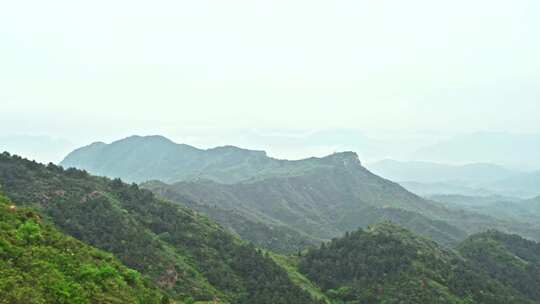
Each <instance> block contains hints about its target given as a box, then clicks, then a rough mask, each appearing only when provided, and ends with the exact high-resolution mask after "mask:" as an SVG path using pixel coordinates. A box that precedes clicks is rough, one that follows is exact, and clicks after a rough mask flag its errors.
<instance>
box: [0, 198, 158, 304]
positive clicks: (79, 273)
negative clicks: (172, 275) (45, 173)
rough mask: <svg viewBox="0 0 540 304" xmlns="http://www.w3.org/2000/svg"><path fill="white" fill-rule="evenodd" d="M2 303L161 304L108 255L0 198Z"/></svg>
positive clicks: (141, 281)
mask: <svg viewBox="0 0 540 304" xmlns="http://www.w3.org/2000/svg"><path fill="white" fill-rule="evenodd" d="M0 227H1V229H0V303H140V304H147V303H148V304H151V303H164V302H161V298H162V296H161V295H160V293H159V292H158V291H157V290H156V289H155V288H152V287H149V286H148V282H146V281H145V280H144V279H143V278H142V277H141V275H140V274H139V273H138V272H137V271H135V270H131V269H128V268H127V267H125V266H123V265H122V264H120V262H119V261H118V260H117V259H116V258H114V257H113V256H112V255H111V254H109V253H105V252H103V251H100V250H97V249H95V248H92V247H90V246H88V245H86V244H83V243H81V242H80V241H77V240H75V239H73V238H72V237H68V236H66V235H64V234H62V233H61V232H59V231H58V230H56V229H55V228H54V227H53V226H51V225H49V224H46V223H45V222H44V220H43V219H42V217H41V216H40V215H39V214H38V213H36V212H34V211H32V210H30V209H25V208H19V207H18V206H16V205H14V204H13V203H11V202H9V201H8V200H7V199H6V198H5V197H3V196H1V195H0Z"/></svg>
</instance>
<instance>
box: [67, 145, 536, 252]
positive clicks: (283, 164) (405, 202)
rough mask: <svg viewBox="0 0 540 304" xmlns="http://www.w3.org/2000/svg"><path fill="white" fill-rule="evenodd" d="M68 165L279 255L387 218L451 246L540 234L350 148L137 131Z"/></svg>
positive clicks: (76, 155)
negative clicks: (313, 148) (439, 194)
mask: <svg viewBox="0 0 540 304" xmlns="http://www.w3.org/2000/svg"><path fill="white" fill-rule="evenodd" d="M186 151H187V152H186ZM139 156H140V158H139ZM137 160H138V161H137ZM96 164H99V166H98V165H96ZM107 164H110V166H108V165H107ZM150 164H153V165H152V166H151V165H150ZM62 165H64V166H74V167H77V168H80V169H85V170H88V171H89V172H91V173H93V174H98V175H106V176H109V177H121V178H122V179H126V180H128V181H129V180H131V181H133V180H136V181H141V180H149V181H150V182H146V183H144V184H142V187H144V188H147V189H150V190H152V191H153V192H154V193H156V194H158V195H159V196H161V197H164V198H166V199H169V200H171V201H173V202H178V203H180V204H182V205H183V206H187V207H189V208H192V209H195V210H198V211H200V212H203V213H205V214H206V215H208V216H210V217H211V218H213V219H214V220H216V221H218V222H220V223H221V224H222V225H224V226H226V227H228V228H229V229H230V230H231V231H232V232H233V233H235V234H237V235H239V236H240V237H242V238H244V239H247V240H249V241H251V242H253V243H254V244H256V245H258V246H262V247H264V248H268V249H271V250H275V251H279V252H291V251H295V250H300V249H302V248H305V246H306V245H311V244H316V243H317V242H320V241H321V240H328V239H331V238H333V237H336V236H340V235H342V234H343V233H345V232H346V231H350V230H355V229H357V228H359V227H366V226H367V225H369V224H374V223H377V222H379V221H381V220H384V219H391V220H392V221H395V222H396V223H399V224H401V225H403V226H404V227H407V228H409V229H411V230H412V231H414V232H416V233H418V234H420V235H423V236H427V237H431V238H433V239H435V240H437V241H439V242H441V243H442V244H445V245H452V244H456V243H457V242H459V241H461V240H463V239H464V238H465V237H466V236H467V235H468V234H471V233H475V232H479V231H482V230H483V229H487V228H494V229H495V228H496V229H500V230H503V231H508V232H516V233H521V234H522V235H525V236H527V237H529V238H533V239H538V238H539V237H540V230H536V229H532V228H530V227H529V226H527V225H525V224H524V223H519V222H512V221H506V220H504V219H495V218H492V217H489V216H485V215H479V214H476V213H467V214H465V215H464V214H462V211H454V210H451V209H448V208H445V207H443V206H442V205H441V204H438V203H435V202H432V201H429V200H426V199H423V198H421V197H419V196H417V195H414V194H412V193H410V192H408V191H407V190H405V189H404V188H403V187H401V186H400V185H398V184H396V183H394V182H391V181H389V180H386V179H383V178H381V177H379V176H377V175H375V174H373V173H371V172H370V171H368V170H367V169H366V168H365V167H363V166H362V164H361V162H360V160H359V159H358V156H357V155H356V154H355V153H353V152H341V153H335V154H332V155H329V156H327V157H322V158H315V157H312V158H308V159H303V160H297V161H288V160H278V159H273V158H270V157H268V156H266V154H265V153H264V152H262V151H250V150H245V149H240V148H236V147H230V146H229V147H221V148H215V149H208V150H200V149H197V148H194V147H191V146H187V145H181V144H176V143H173V142H172V141H170V140H168V139H165V138H163V137H159V136H149V137H139V136H133V137H129V138H126V139H123V140H119V141H116V142H113V143H111V144H108V145H107V144H102V143H101V144H93V145H90V146H88V147H83V148H81V149H78V150H76V151H75V152H73V153H71V154H70V155H68V156H67V157H66V159H65V160H64V161H63V162H62ZM122 172H126V175H122ZM134 173H135V174H136V175H134ZM174 180H178V181H177V182H172V183H171V181H174ZM167 182H169V183H170V184H169V183H167ZM278 235H279V236H278Z"/></svg>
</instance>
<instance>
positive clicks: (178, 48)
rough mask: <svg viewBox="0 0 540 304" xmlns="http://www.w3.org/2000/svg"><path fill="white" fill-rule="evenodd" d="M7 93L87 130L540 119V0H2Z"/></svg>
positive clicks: (534, 124) (385, 126) (35, 112)
mask: <svg viewBox="0 0 540 304" xmlns="http://www.w3.org/2000/svg"><path fill="white" fill-rule="evenodd" d="M0 103H1V111H0V135H5V134H7V135H9V134H32V135H49V136H54V137H59V138H68V139H70V140H83V141H86V140H98V139H102V140H110V139H112V138H117V137H120V136H127V135H129V134H133V133H139V134H141V133H143V134H144V133H148V134H150V133H161V134H165V135H167V134H182V136H187V135H186V134H190V132H192V133H193V136H197V134H198V133H200V132H202V131H200V130H204V132H207V133H208V132H213V131H217V130H219V131H223V130H243V129H245V128H250V129H260V130H314V129H317V130H321V129H334V128H345V129H359V130H368V131H373V130H408V131H419V132H420V131H422V132H424V131H430V132H433V131H435V132H443V133H457V132H468V131H471V132H472V131H478V130H496V131H508V132H526V133H527V132H528V133H530V132H540V123H539V121H540V1H538V0H530V1H520V0H511V1H510V0H508V1H497V0H489V1H488V0H486V1H484V0H467V1H462V0H453V1H434V0H425V1H419V0H409V1H385V0H372V1H360V0H354V1H339V0H332V1H330V0H329V1H318V0H309V1H295V0H284V1H282V0H272V1H256V0H246V1H235V0H230V1H224V0H217V1H206V0H190V1H179V0H175V1H159V0H154V1H134V0H130V1H115V0H108V1H100V0H99V1H98V0H92V1H75V0H66V1H57V0H48V1H43V0H38V1H25V0H17V1H2V2H0ZM186 130H187V131H186ZM176 139H177V140H178V141H183V139H182V138H176Z"/></svg>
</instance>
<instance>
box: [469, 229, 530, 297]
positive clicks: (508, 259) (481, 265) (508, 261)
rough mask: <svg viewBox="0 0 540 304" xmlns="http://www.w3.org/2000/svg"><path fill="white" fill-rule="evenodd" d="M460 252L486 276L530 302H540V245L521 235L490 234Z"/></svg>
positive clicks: (472, 240)
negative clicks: (524, 296)
mask: <svg viewBox="0 0 540 304" xmlns="http://www.w3.org/2000/svg"><path fill="white" fill-rule="evenodd" d="M458 250H459V252H460V253H461V254H462V255H463V256H464V257H466V258H467V259H469V260H471V261H473V265H474V266H475V269H476V270H477V271H479V272H483V273H486V274H487V275H489V276H491V277H492V278H494V279H496V280H498V281H500V282H502V283H503V284H505V285H507V286H511V287H513V288H514V289H516V290H518V291H520V292H521V293H522V294H524V295H526V296H527V297H529V298H530V299H533V300H536V301H540V289H539V288H538V282H540V244H539V243H536V242H533V241H530V240H525V239H523V238H522V237H520V236H518V235H508V234H504V233H501V232H498V231H488V232H485V233H481V234H477V235H473V236H471V237H469V238H468V239H467V240H465V241H464V242H463V243H461V244H460V246H459V247H458Z"/></svg>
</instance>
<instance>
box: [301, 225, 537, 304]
mask: <svg viewBox="0 0 540 304" xmlns="http://www.w3.org/2000/svg"><path fill="white" fill-rule="evenodd" d="M299 270H300V272H301V273H303V274H305V275H306V276H307V277H308V278H309V279H311V280H312V281H314V282H315V283H317V284H318V285H319V286H320V287H321V288H322V290H323V291H324V292H325V293H326V295H327V296H328V297H329V298H331V299H334V300H336V301H342V302H343V303H489V304H493V303H501V304H502V303H532V302H531V301H529V300H528V299H527V298H526V297H525V296H523V295H522V294H520V293H519V292H518V291H516V290H514V289H512V288H508V287H505V286H503V285H502V284H500V283H499V282H497V281H496V280H493V279H490V278H489V277H488V276H485V275H482V274H478V273H476V272H475V271H474V270H473V269H472V268H471V267H470V266H469V265H468V263H467V261H466V260H463V259H462V258H461V257H459V256H458V255H456V254H455V253H453V252H451V251H447V250H445V249H443V248H441V247H440V246H438V245H437V244H436V243H434V242H432V241H429V240H427V239H424V238H421V237H416V236H414V235H413V234H411V233H410V232H409V231H407V230H405V229H403V228H400V227H398V226H395V225H393V224H390V223H382V224H378V225H375V226H373V227H370V228H368V229H366V230H358V231H356V232H353V233H350V234H347V235H346V236H345V237H343V238H340V239H334V240H332V241H331V242H329V243H326V244H323V245H322V246H321V247H320V248H319V249H314V250H311V251H309V252H308V253H307V254H306V255H305V256H304V257H302V258H301V261H300V263H299Z"/></svg>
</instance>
